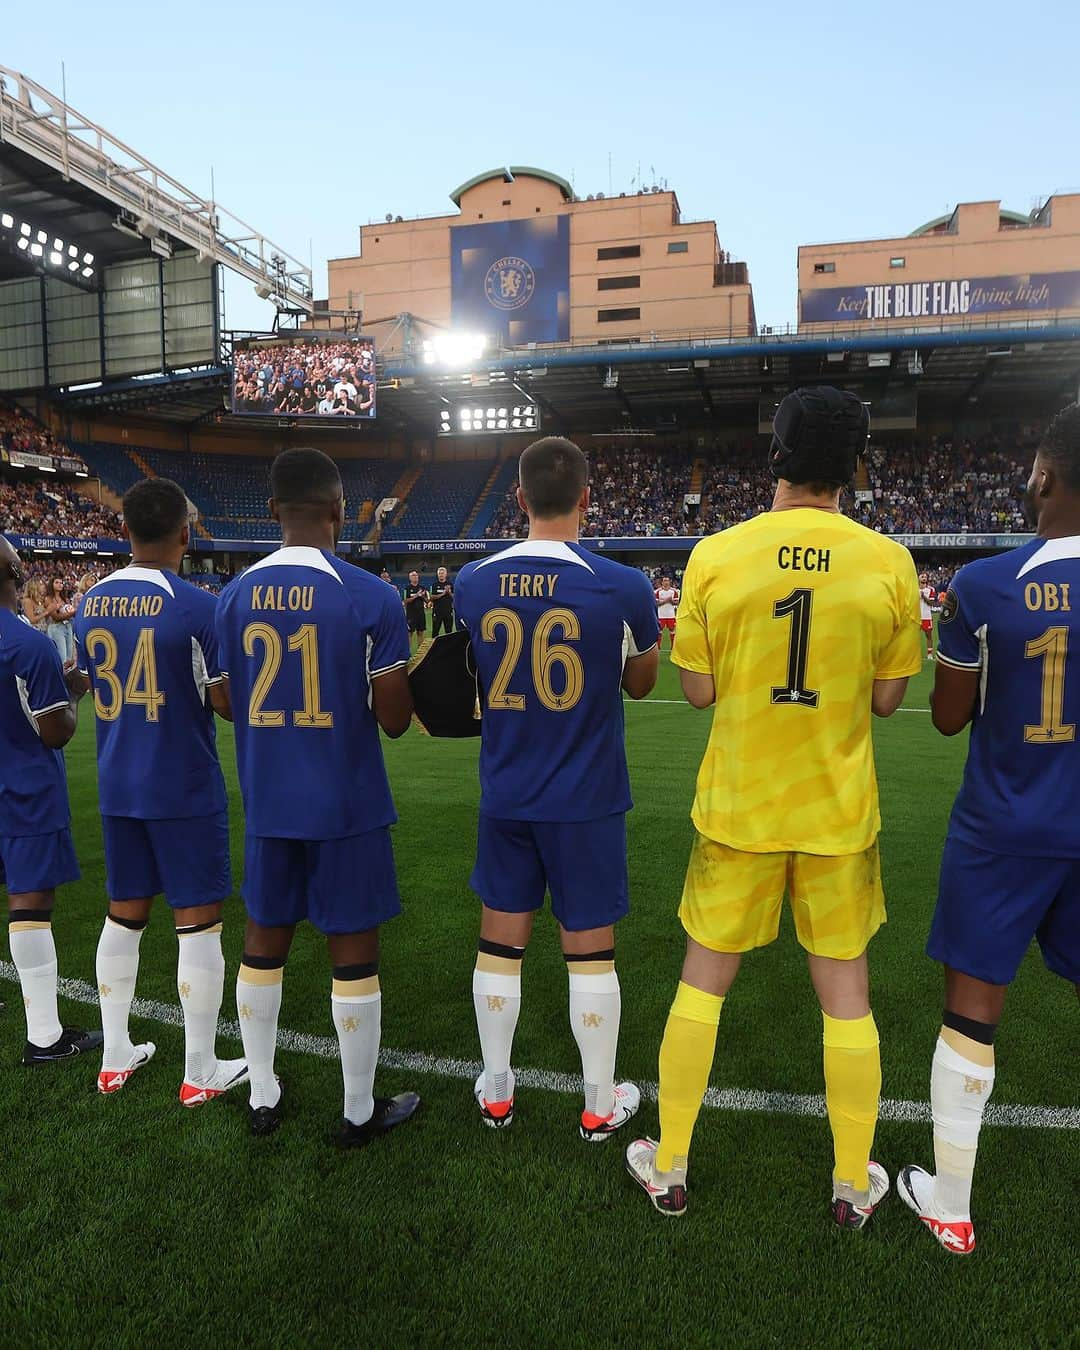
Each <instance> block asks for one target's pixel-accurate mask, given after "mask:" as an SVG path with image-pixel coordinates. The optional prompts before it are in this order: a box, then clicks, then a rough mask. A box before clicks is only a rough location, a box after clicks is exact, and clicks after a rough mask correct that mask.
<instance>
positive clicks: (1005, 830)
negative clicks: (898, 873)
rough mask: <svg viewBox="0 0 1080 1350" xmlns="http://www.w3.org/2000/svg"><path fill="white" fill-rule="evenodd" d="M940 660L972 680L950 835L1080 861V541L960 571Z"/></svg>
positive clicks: (1040, 544) (1037, 544)
mask: <svg viewBox="0 0 1080 1350" xmlns="http://www.w3.org/2000/svg"><path fill="white" fill-rule="evenodd" d="M938 659H939V660H940V661H941V662H943V663H944V664H945V665H948V666H955V667H958V668H959V669H961V670H971V671H977V672H978V673H979V690H978V696H977V701H976V706H975V716H974V720H973V722H972V727H971V739H970V743H969V746H968V757H967V764H966V766H965V768H964V780H963V784H962V786H961V788H960V792H959V795H958V796H957V798H956V803H955V805H954V807H953V812H952V817H951V820H950V823H949V832H950V834H951V835H952V836H953V837H955V838H957V839H960V840H963V841H965V842H967V843H971V844H974V845H976V846H977V847H979V848H983V849H987V850H989V851H990V852H997V853H1010V854H1020V855H1024V856H1027V857H1054V858H1075V857H1080V816H1078V814H1077V811H1076V809H1075V805H1076V802H1077V801H1078V800H1080V744H1078V743H1077V728H1078V726H1080V537H1074V538H1068V539H1049V540H1046V539H1036V540H1034V541H1032V542H1031V543H1029V544H1025V545H1024V546H1022V547H1021V548H1018V549H1014V550H1012V551H1011V552H1009V553H1001V554H998V555H997V556H996V557H993V558H982V559H980V560H979V561H977V562H973V563H969V564H968V565H967V566H966V567H962V568H961V569H960V571H959V572H958V573H957V574H956V577H955V578H954V579H953V584H952V588H951V590H950V591H949V594H948V596H947V597H946V601H945V606H944V609H943V611H942V615H941V623H940V629H939V635H938Z"/></svg>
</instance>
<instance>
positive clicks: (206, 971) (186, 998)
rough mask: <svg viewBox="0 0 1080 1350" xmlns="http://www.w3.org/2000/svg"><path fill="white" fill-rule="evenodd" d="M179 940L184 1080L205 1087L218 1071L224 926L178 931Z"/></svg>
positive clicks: (216, 925)
mask: <svg viewBox="0 0 1080 1350" xmlns="http://www.w3.org/2000/svg"><path fill="white" fill-rule="evenodd" d="M176 936H177V939H178V947H179V950H178V952H177V958H176V989H177V993H178V994H179V995H180V1006H181V1007H182V1008H183V1010H184V1080H185V1082H188V1083H194V1084H197V1085H198V1086H200V1087H204V1086H205V1085H206V1084H208V1083H209V1082H210V1081H211V1079H212V1078H213V1076H214V1071H215V1070H216V1068H217V1054H216V1053H215V1042H216V1039H217V1020H218V1013H219V1012H220V1011H221V999H222V996H223V994H224V992H225V957H224V956H223V955H222V952H221V924H220V923H216V924H212V925H211V926H210V927H209V928H205V929H203V930H202V931H200V932H195V933H193V932H185V931H184V930H182V929H177V932H176Z"/></svg>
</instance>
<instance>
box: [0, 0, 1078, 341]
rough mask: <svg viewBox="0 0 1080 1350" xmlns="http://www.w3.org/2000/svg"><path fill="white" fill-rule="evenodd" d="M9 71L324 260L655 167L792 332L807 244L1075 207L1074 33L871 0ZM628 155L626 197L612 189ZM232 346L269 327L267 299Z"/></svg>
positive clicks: (58, 22) (326, 5) (50, 60)
mask: <svg viewBox="0 0 1080 1350" xmlns="http://www.w3.org/2000/svg"><path fill="white" fill-rule="evenodd" d="M5 10H6V12H5V15H4V23H3V27H2V30H0V65H4V66H8V67H9V68H14V69H16V70H21V71H23V72H24V73H26V74H27V75H29V76H31V77H32V78H34V79H37V80H38V81H40V82H41V83H42V84H44V85H46V86H47V87H50V88H52V89H54V90H56V91H59V88H60V63H61V61H64V62H65V64H66V68H67V91H68V100H69V102H70V103H71V104H73V105H74V106H75V107H76V108H78V109H79V111H81V112H83V113H85V114H86V115H87V116H89V117H90V118H92V119H93V120H94V121H97V122H99V123H101V124H103V125H104V126H105V127H107V128H108V129H109V130H110V131H111V132H112V133H113V134H115V135H117V136H119V137H120V138H121V139H123V140H126V141H127V142H128V143H129V144H130V145H132V146H134V147H135V148H136V149H137V150H139V151H140V152H141V153H142V154H144V155H146V156H147V157H148V158H149V159H151V160H152V161H154V162H155V163H157V164H160V165H161V167H162V168H164V169H167V170H168V171H169V172H170V173H172V174H173V175H174V176H175V177H177V178H179V180H180V181H181V182H183V183H185V184H187V185H188V186H190V187H191V188H192V189H194V190H195V191H198V192H200V193H204V194H206V195H209V190H210V172H211V166H213V170H214V177H215V183H216V189H217V199H218V200H219V201H220V202H221V203H223V204H224V205H225V206H226V207H227V208H228V209H229V210H231V211H233V212H235V213H236V214H237V215H239V216H240V217H241V218H242V219H244V220H247V221H248V222H249V223H251V224H252V225H254V226H255V227H256V228H257V229H259V230H261V231H262V232H263V233H264V234H266V235H268V236H269V237H270V238H271V239H272V240H274V242H275V243H277V244H279V245H281V246H282V247H284V248H286V249H287V250H288V251H289V252H290V253H292V254H294V255H295V256H298V257H300V258H301V259H302V260H304V261H306V260H307V258H308V250H309V246H310V249H311V253H312V257H313V259H314V268H315V292H316V295H325V293H326V260H327V258H330V257H336V256H341V255H347V254H353V253H355V252H356V250H357V243H358V241H357V226H358V225H360V224H361V223H366V222H367V221H369V220H381V219H382V218H383V216H384V215H385V214H386V213H387V212H388V211H392V212H393V213H394V214H395V215H404V216H409V215H431V214H436V213H438V212H441V211H444V210H448V209H450V205H449V202H448V200H447V194H448V193H449V192H450V191H451V190H452V189H453V188H454V187H455V186H457V185H458V184H459V183H461V182H463V181H464V180H465V179H467V178H470V177H471V176H472V175H473V174H475V173H478V172H480V171H481V170H485V169H489V168H493V167H495V166H497V165H502V164H534V165H539V166H541V167H543V168H547V169H551V170H553V171H554V172H556V173H559V174H562V175H564V176H566V177H568V178H570V179H571V180H572V181H573V183H574V186H575V188H576V190H577V192H578V193H579V194H580V195H582V196H584V195H585V194H586V193H589V192H596V191H603V192H607V191H608V190H609V187H610V188H613V189H614V191H616V192H618V191H620V190H622V189H629V188H630V183H631V179H632V178H633V177H634V176H635V175H636V174H637V171H638V166H639V164H640V166H641V169H642V172H643V175H644V176H646V177H647V178H648V179H649V180H650V181H656V180H658V179H666V180H667V181H668V183H669V184H670V185H671V186H672V187H673V188H674V189H675V190H676V192H677V193H678V196H679V201H680V203H681V205H682V209H683V213H684V217H685V218H689V219H701V218H703V217H708V218H714V219H715V220H716V222H717V226H718V229H719V234H720V242H721V245H722V246H723V247H724V248H726V249H728V250H729V251H730V252H731V254H732V255H733V256H734V257H736V258H743V259H745V260H746V261H747V262H748V263H749V265H750V276H751V280H752V281H753V284H754V292H755V299H756V305H757V314H758V319H759V321H761V322H763V323H770V322H772V323H783V322H786V321H788V320H791V319H793V318H794V314H795V297H796V274H795V262H796V248H797V246H798V244H799V243H800V242H801V243H810V242H815V241H826V240H833V239H858V238H868V237H874V236H890V235H895V234H904V233H906V232H908V231H909V230H911V229H914V228H915V227H916V226H917V225H920V224H922V223H923V222H924V221H926V220H928V219H930V218H931V217H933V216H936V215H939V214H941V213H943V212H945V211H946V210H949V209H950V208H951V207H952V206H954V205H955V204H956V203H957V202H958V201H972V200H982V199H990V198H1000V199H1001V201H1002V203H1003V204H1004V205H1005V206H1007V207H1010V208H1012V209H1014V210H1018V211H1028V210H1029V209H1030V208H1031V206H1032V205H1033V204H1034V203H1035V202H1036V201H1038V200H1041V199H1042V198H1044V197H1045V196H1046V195H1048V194H1049V193H1051V192H1054V191H1060V190H1067V189H1069V188H1071V189H1073V190H1080V151H1078V146H1080V94H1078V81H1077V73H1076V55H1077V51H1078V50H1080V5H1077V3H1076V0H1042V3H1039V4H1033V5H1022V4H1017V3H1010V4H1001V3H998V2H997V0H987V2H984V3H980V4H975V3H969V0H936V3H925V0H912V2H911V3H908V4H905V5H901V6H895V5H884V4H877V3H874V0H869V2H868V0H857V2H856V3H851V0H830V3H827V4H820V5H812V4H806V3H805V2H803V3H791V2H790V0H774V3H772V4H753V3H749V4H744V5H740V6H738V7H736V6H733V5H727V4H722V3H716V2H715V0H713V2H712V3H705V2H703V0H683V3H681V4H670V3H667V4H665V3H656V0H652V3H648V4H645V3H641V2H640V0H621V3H619V4H612V3H610V2H609V3H603V4H599V3H591V4H590V3H589V0H584V3H582V0H578V2H577V3H574V4H569V3H565V0H547V3H544V4H537V5H523V4H520V3H517V4H500V5H495V4H489V3H486V2H484V3H477V0H465V3H459V4H435V3H432V0H416V2H415V3H413V4H408V3H404V4H403V3H400V0H398V2H397V3H395V2H394V0H390V3H382V4H378V3H376V4H371V5H364V4H353V5H343V4H340V3H330V0H305V3H296V4H288V5H286V4H282V3H279V0H261V2H260V3H249V2H248V0H242V2H232V0H219V2H218V3H216V4H207V3H202V0H200V2H199V3H193V2H192V0H187V2H186V3H181V4H180V5H172V6H160V5H149V4H145V3H140V4H135V3H130V4H120V3H116V0H99V3H97V4H94V5H87V4H86V3H85V0H83V3H73V0H50V3H48V4H47V5H46V6H44V7H42V6H40V5H38V6H34V5H15V4H11V5H8V6H5ZM609 154H610V157H611V165H612V169H611V178H610V182H609V172H608V163H609V158H608V157H609ZM227 320H228V322H229V323H230V324H231V325H233V326H237V327H240V326H246V325H249V324H250V325H256V326H262V325H263V324H265V322H266V306H264V305H262V304H260V302H259V301H258V300H256V298H255V296H254V295H253V293H252V291H251V288H250V286H249V285H248V283H246V282H245V283H243V284H242V285H239V286H231V287H230V290H229V311H228V314H227Z"/></svg>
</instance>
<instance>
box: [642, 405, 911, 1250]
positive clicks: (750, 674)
mask: <svg viewBox="0 0 1080 1350" xmlns="http://www.w3.org/2000/svg"><path fill="white" fill-rule="evenodd" d="M867 429H868V418H867V413H866V409H865V408H864V406H863V405H862V404H861V403H860V402H859V400H858V399H857V398H856V397H855V395H854V394H851V393H846V392H841V391H840V390H837V389H831V388H827V387H826V388H817V389H799V390H796V391H795V392H794V393H793V394H789V395H788V396H787V397H786V398H785V399H784V401H783V402H782V403H781V405H780V407H779V409H778V410H777V413H776V419H775V422H774V431H773V440H772V445H771V448H770V451H769V465H770V468H771V470H772V473H773V476H774V477H775V478H776V480H777V486H776V493H775V497H774V499H773V504H772V508H771V510H769V511H767V512H764V513H763V514H761V515H759V516H757V517H756V518H754V519H752V520H749V521H746V522H744V523H742V524H740V525H735V526H733V527H732V528H731V529H728V530H724V531H723V532H722V533H720V534H716V535H713V536H711V537H710V538H708V539H704V540H702V542H701V543H699V544H698V545H697V546H696V547H695V549H694V551H693V553H692V554H691V556H690V562H689V565H688V567H687V570H686V573H685V575H684V577H683V587H682V597H683V598H682V605H681V607H680V609H679V631H678V635H677V637H676V640H675V651H674V654H673V657H672V660H673V661H674V663H675V664H676V665H677V666H679V667H680V678H681V681H682V687H683V693H684V694H685V696H686V699H687V701H688V702H690V703H691V704H693V705H694V707H697V708H708V707H713V708H714V711H713V715H712V730H711V734H710V737H709V743H708V746H707V748H706V751H705V756H704V758H703V760H702V762H701V767H700V769H699V771H698V778H697V790H696V795H695V799H694V808H693V820H694V825H695V827H696V830H697V838H696V840H695V843H694V846H693V849H692V851H691V854H690V862H689V866H688V869H687V874H686V881H685V884H684V888H683V896H682V905H681V908H680V911H679V917H680V918H681V920H682V924H683V927H684V928H685V930H686V934H687V944H686V959H685V963H684V965H683V970H682V979H681V982H680V984H679V986H678V990H677V992H676V995H675V1001H674V1003H673V1004H672V1006H671V1012H670V1015H669V1017H668V1021H667V1027H666V1030H665V1033H664V1039H663V1044H662V1045H661V1047H660V1094H659V1095H660V1142H659V1144H656V1143H654V1142H653V1141H652V1140H650V1139H642V1140H638V1141H637V1142H636V1143H634V1144H631V1146H630V1148H629V1150H628V1151H627V1165H628V1167H629V1170H630V1172H631V1174H632V1175H633V1177H634V1179H635V1180H636V1181H637V1182H638V1183H639V1184H640V1185H641V1186H642V1187H643V1188H644V1190H645V1191H646V1193H647V1194H648V1195H649V1198H650V1199H651V1201H652V1203H653V1204H654V1205H655V1206H656V1208H657V1209H659V1210H660V1211H661V1212H662V1213H665V1214H682V1213H684V1212H685V1210H686V1203H687V1201H686V1174H687V1155H688V1154H689V1151H690V1137H691V1134H692V1132H693V1129H694V1124H695V1122H696V1120H697V1116H698V1112H699V1110H700V1107H701V1101H702V1097H703V1095H704V1092H705V1088H706V1086H707V1084H708V1080H709V1070H710V1067H711V1065H712V1060H713V1052H714V1048H715V1045H716V1035H717V1027H718V1024H719V1021H720V1010H721V1008H722V1007H723V1004H724V999H725V997H726V995H727V993H728V991H729V990H730V988H731V986H732V983H733V982H734V980H735V976H736V974H737V973H738V969H739V964H740V962H741V960H742V954H743V953H744V952H748V951H751V950H753V949H754V948H756V947H762V946H765V945H766V944H767V943H770V942H772V941H773V940H774V939H775V938H776V935H777V931H778V927H779V923H780V913H781V907H782V903H783V899H784V892H785V890H787V892H788V893H789V894H790V896H791V902H792V909H793V911H794V918H795V930H796V933H797V935H798V938H799V941H800V943H801V944H802V946H803V947H804V948H805V949H806V951H807V953H808V958H809V967H810V977H811V980H812V982H813V985H814V989H815V991H816V993H817V996H818V1000H819V1002H820V1005H821V1011H822V1017H823V1043H824V1070H825V1100H826V1106H827V1108H828V1116H829V1124H830V1126H831V1128H832V1135H833V1145H834V1158H835V1167H834V1170H833V1183H832V1214H833V1217H834V1219H835V1220H836V1222H837V1223H838V1224H839V1225H840V1226H841V1227H844V1228H861V1227H862V1226H863V1225H864V1224H865V1223H866V1221H867V1220H868V1219H869V1217H870V1216H871V1214H873V1212H874V1209H875V1207H876V1206H877V1205H878V1203H879V1202H880V1201H881V1200H882V1198H883V1197H884V1196H885V1194H886V1193H887V1191H888V1188H889V1179H888V1176H887V1175H886V1173H885V1171H884V1169H883V1168H882V1167H880V1166H879V1165H878V1164H877V1163H873V1162H871V1161H870V1149H871V1145H872V1143H873V1138H874V1128H875V1125H876V1121H877V1110H878V1097H879V1093H880V1088H881V1061H880V1057H879V1053H878V1034H877V1028H876V1026H875V1024H874V1018H873V1015H872V1013H871V1011H870V999H869V979H868V974H867V959H866V948H867V944H868V943H869V941H870V939H871V938H872V937H873V935H874V933H875V932H876V931H877V929H878V928H879V926H880V925H881V924H882V923H884V921H885V902H884V896H883V894H882V887H881V873H880V868H879V862H878V846H877V836H878V831H879V829H880V826H881V816H880V812H879V809H878V793H877V781H876V778H875V773H874V752H873V742H872V739H871V732H870V722H871V714H872V713H874V714H876V715H877V716H879V717H888V716H890V715H891V714H892V713H893V712H895V710H896V709H897V707H899V705H900V702H901V700H902V698H903V696H904V691H905V689H906V687H907V682H908V678H909V676H911V675H914V674H916V673H917V672H918V671H919V669H920V668H921V664H922V659H921V643H920V637H919V584H918V578H917V576H916V575H915V566H914V564H913V562H912V560H911V555H910V553H908V551H907V550H906V549H905V548H902V547H901V546H900V545H899V544H896V543H894V542H893V541H892V540H890V539H886V538H884V537H883V536H881V535H880V534H876V533H875V532H874V531H873V530H869V529H866V528H865V527H864V526H862V525H858V524H856V523H855V522H854V521H852V520H849V519H847V518H846V517H845V516H843V515H842V514H841V512H840V493H841V490H842V489H843V488H845V487H847V486H848V485H849V484H850V482H851V480H852V478H853V476H854V472H855V465H856V461H857V458H858V456H859V454H860V453H861V452H862V450H863V449H864V447H865V445H866V439H867Z"/></svg>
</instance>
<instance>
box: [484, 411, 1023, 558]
mask: <svg viewBox="0 0 1080 1350" xmlns="http://www.w3.org/2000/svg"><path fill="white" fill-rule="evenodd" d="M1033 450H1034V438H1032V437H1030V436H1029V435H1028V434H1027V433H1024V432H1020V433H1018V434H1017V435H1016V436H1015V437H1013V438H1010V439H1009V441H1008V443H1007V444H1006V443H1005V442H1003V441H1002V440H999V439H998V438H995V437H986V438H983V439H981V440H979V441H970V440H962V441H961V440H952V439H948V438H943V437H942V438H934V439H932V440H930V441H929V442H927V443H925V444H918V443H915V444H912V443H907V444H904V445H873V446H871V448H870V450H869V452H868V454H867V458H866V469H867V474H868V478H869V488H868V490H869V491H870V492H872V493H873V500H872V501H869V502H867V501H861V502H860V501H856V500H855V499H854V497H853V496H852V495H851V494H850V493H847V494H845V496H844V500H843V507H844V510H845V511H846V512H847V514H849V515H851V516H852V517H854V518H855V519H857V520H860V521H862V522H863V523H864V524H866V525H869V526H870V527H871V528H872V529H875V530H880V531H881V532H882V533H884V534H973V533H974V534H982V533H994V534H1008V533H1012V532H1015V531H1023V530H1025V529H1026V528H1027V527H1026V525H1025V523H1024V518H1023V515H1022V514H1021V510H1020V500H1021V496H1022V492H1023V487H1024V483H1025V482H1026V481H1027V476H1028V472H1029V469H1030V465H1031V459H1032V454H1033ZM698 459H700V460H701V462H702V473H701V479H700V485H697V484H695V483H694V481H693V468H694V462H695V460H698ZM591 485H592V503H591V505H590V508H589V513H588V516H587V518H586V520H585V522H584V524H583V527H582V534H584V535H586V536H602V537H608V538H611V537H632V536H645V537H650V536H664V535H699V534H712V533H714V532H715V531H717V530H723V529H726V528H727V527H728V526H730V525H737V524H739V522H740V521H744V520H750V519H751V518H752V517H753V516H756V515H758V514H759V513H760V512H762V511H765V510H767V509H768V507H769V504H770V503H771V501H772V497H773V491H774V489H775V483H774V481H773V478H772V475H771V474H770V472H769V470H768V467H767V465H766V463H765V455H764V451H763V449H762V446H761V444H760V443H754V442H753V441H752V440H748V441H746V442H743V443H737V444H732V445H727V446H724V447H719V446H718V447H715V448H713V449H705V450H703V449H691V448H689V447H682V448H679V447H674V448H673V447H657V448H655V449H654V448H647V449H646V448H642V447H637V446H633V447H629V448H614V449H607V448H605V449H603V450H600V451H596V452H594V453H593V455H592V463H591ZM698 487H699V489H700V496H701V502H700V505H694V504H692V503H687V502H686V500H685V499H686V496H687V494H689V493H690V492H691V490H692V489H693V490H694V491H697V490H698ZM516 490H517V484H516V483H515V484H514V485H513V487H511V489H510V491H509V492H508V493H507V496H506V498H505V499H504V500H503V501H502V502H501V503H500V504H499V507H498V509H497V510H496V512H495V514H494V516H493V518H492V520H491V523H490V524H489V525H488V526H487V529H486V530H485V534H486V535H487V537H488V538H491V539H507V538H519V537H521V536H522V535H524V534H525V532H526V528H527V522H526V520H525V518H524V516H523V515H522V513H521V511H520V510H519V508H518V505H517V501H516V496H515V494H516Z"/></svg>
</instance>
